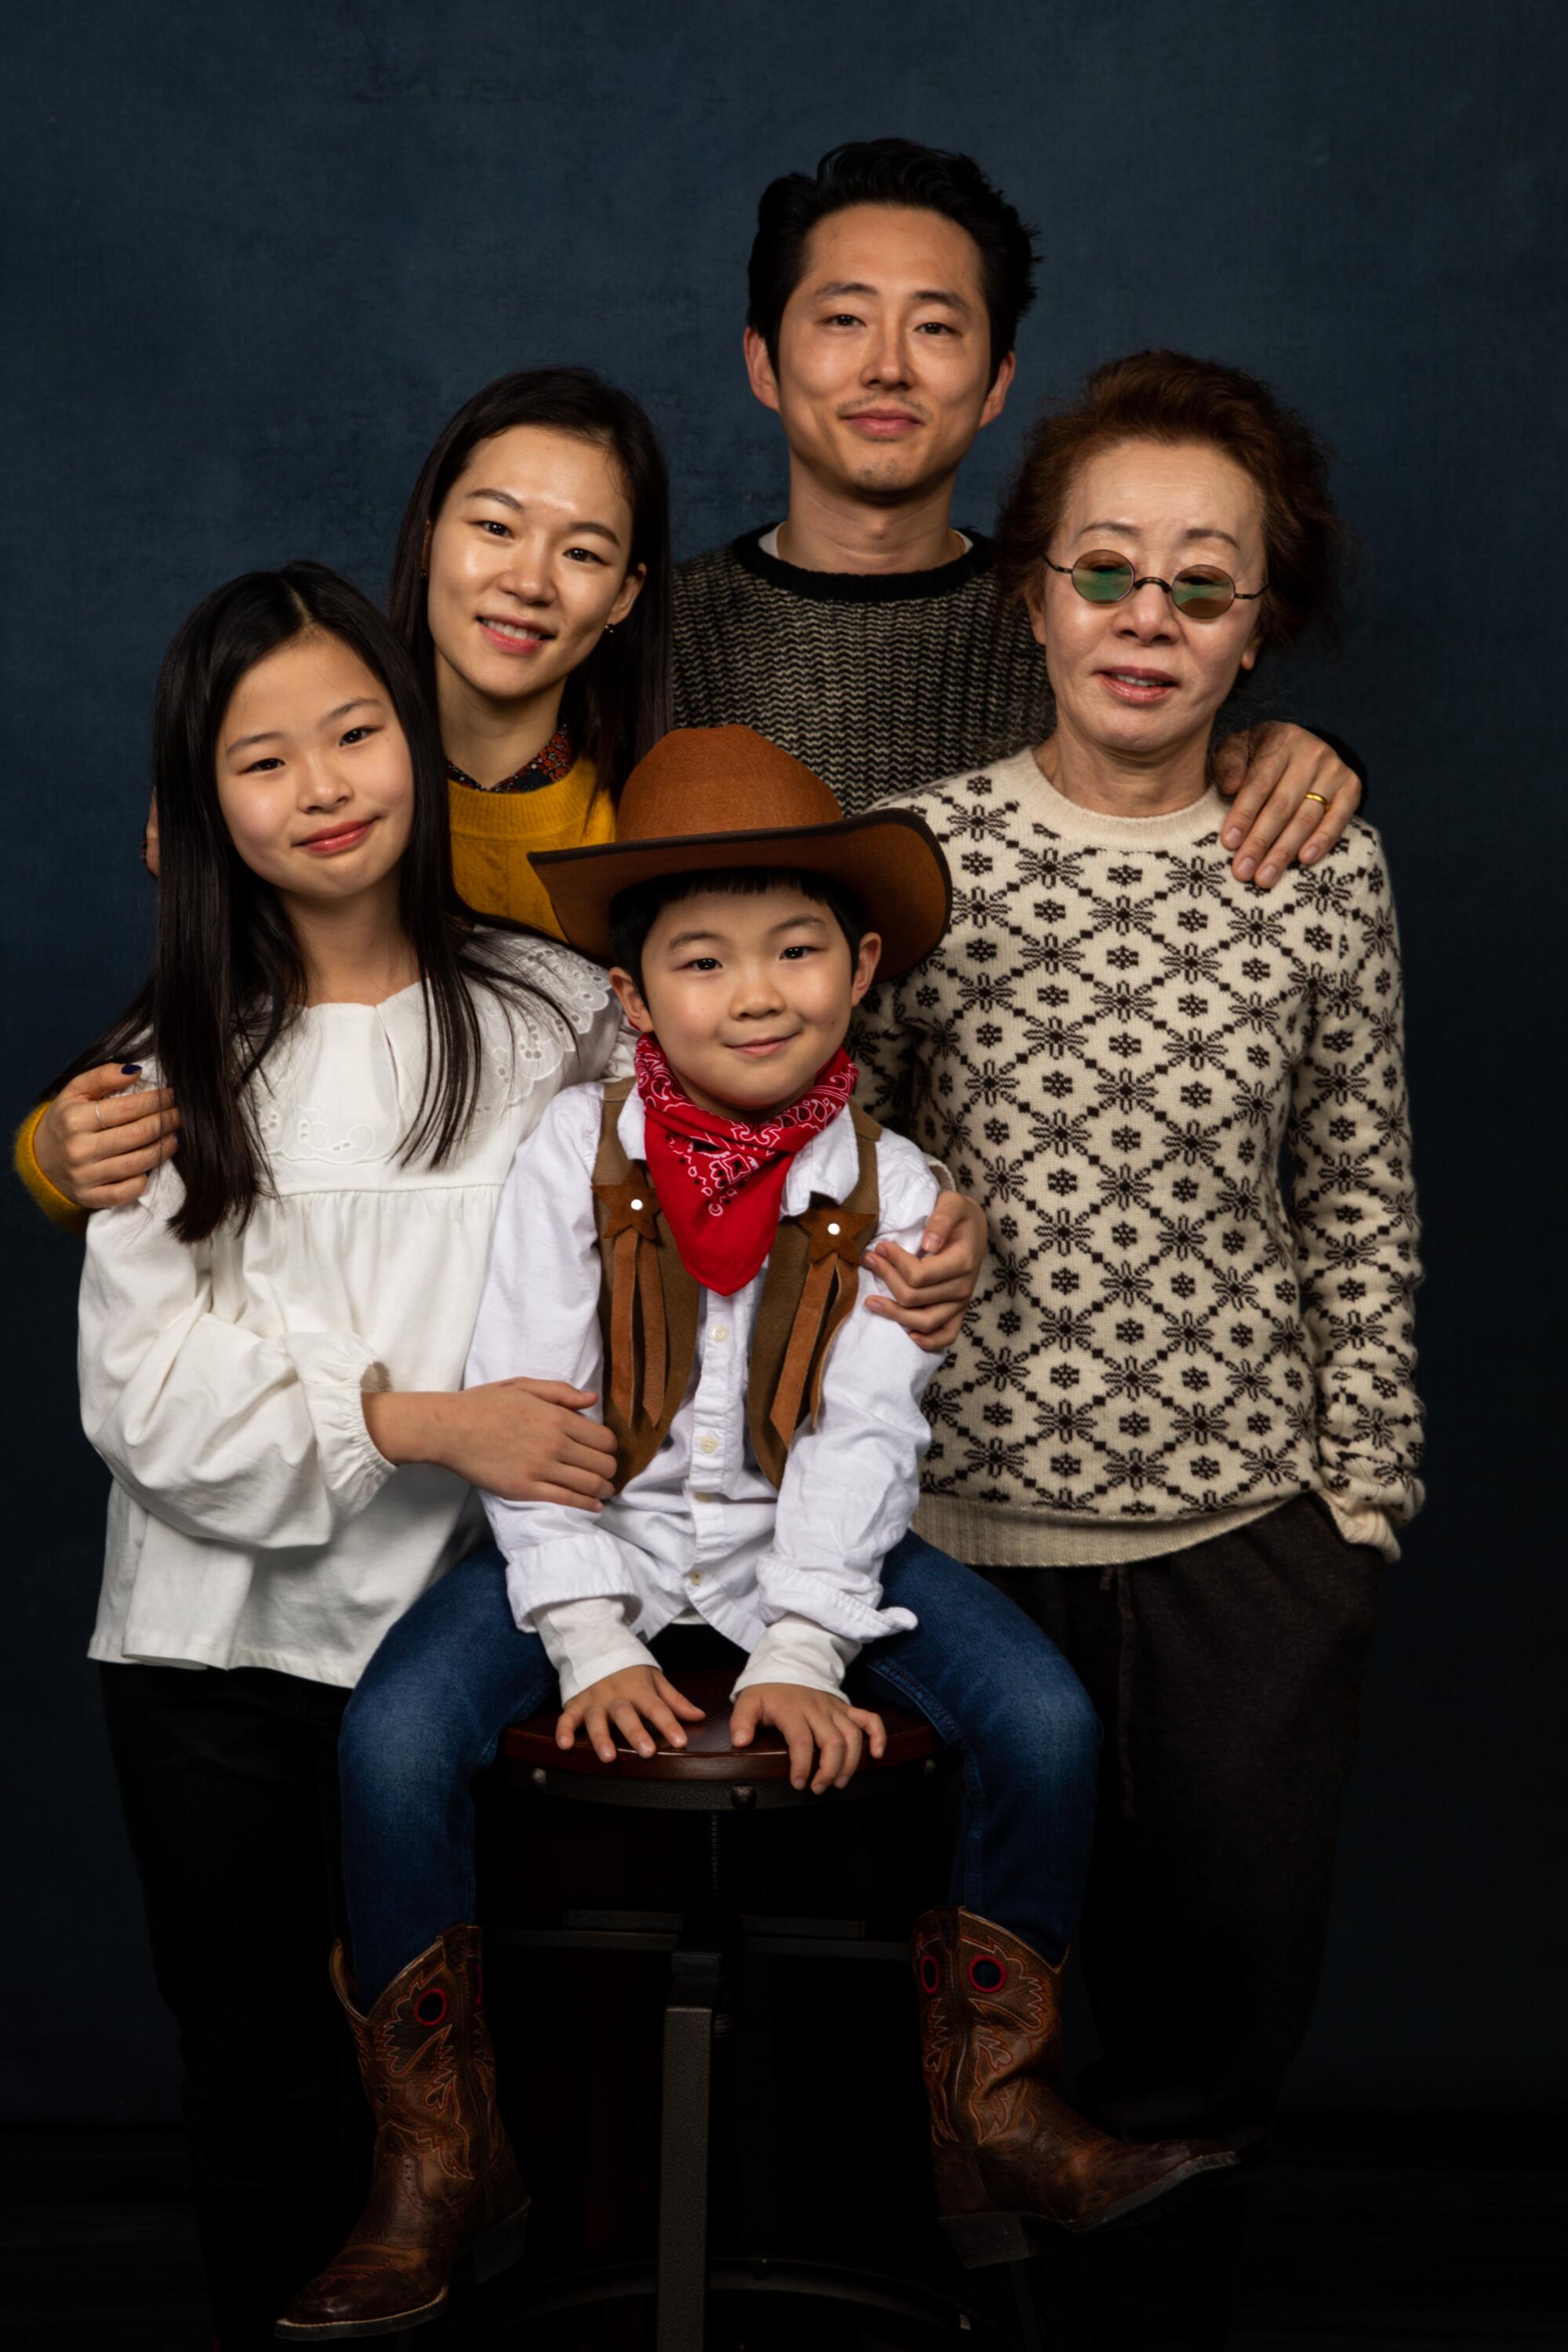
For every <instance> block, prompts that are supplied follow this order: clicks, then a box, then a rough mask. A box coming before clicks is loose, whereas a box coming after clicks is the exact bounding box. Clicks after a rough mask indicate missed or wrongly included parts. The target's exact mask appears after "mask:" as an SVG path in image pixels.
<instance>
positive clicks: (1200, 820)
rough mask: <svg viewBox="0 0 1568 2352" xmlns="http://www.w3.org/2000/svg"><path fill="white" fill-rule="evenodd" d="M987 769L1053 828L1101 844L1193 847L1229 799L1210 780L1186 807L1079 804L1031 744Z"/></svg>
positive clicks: (1212, 828)
mask: <svg viewBox="0 0 1568 2352" xmlns="http://www.w3.org/2000/svg"><path fill="white" fill-rule="evenodd" d="M988 773H989V774H991V775H992V776H994V778H995V780H996V782H998V783H999V784H1001V785H1003V786H1004V787H1005V789H1006V790H1007V791H1009V792H1016V793H1017V795H1018V798H1019V799H1020V801H1022V802H1023V803H1025V804H1026V806H1027V807H1028V808H1029V809H1030V810H1031V811H1032V812H1033V813H1034V814H1035V815H1037V816H1038V817H1039V818H1041V819H1042V821H1043V822H1044V823H1045V824H1048V825H1049V826H1050V829H1051V831H1052V832H1053V833H1059V834H1060V835H1062V836H1063V837H1064V839H1066V840H1068V841H1081V842H1082V843H1084V845H1086V846H1087V847H1092V848H1099V849H1174V848H1185V847H1190V846H1191V845H1192V844H1193V843H1194V842H1198V841H1206V840H1207V839H1209V838H1210V836H1211V835H1214V834H1215V833H1217V832H1218V830H1219V827H1220V824H1221V822H1222V820H1223V818H1224V816H1225V814H1226V808H1227V807H1228V805H1229V803H1227V802H1226V799H1225V797H1224V795H1223V794H1222V793H1218V792H1216V791H1215V788H1214V786H1213V785H1212V784H1211V785H1210V786H1209V788H1208V790H1207V791H1206V792H1205V793H1203V794H1202V796H1201V797H1200V798H1199V799H1197V800H1195V801H1192V802H1190V803H1188V805H1187V806H1186V807H1185V808H1179V809H1171V810H1168V811H1166V812H1165V813H1164V814H1162V815H1159V816H1113V815H1111V814H1110V812H1109V811H1108V810H1103V809H1087V808H1080V807H1079V803H1078V802H1077V801H1069V800H1068V797H1067V795H1066V793H1059V792H1058V790H1057V788H1056V786H1055V784H1053V783H1052V782H1051V780H1050V778H1049V777H1048V776H1047V775H1045V774H1043V773H1042V772H1041V769H1040V764H1039V762H1038V761H1037V759H1036V757H1035V754H1034V752H1033V751H1032V750H1029V751H1016V752H1015V753H1014V755H1013V757H1012V758H1011V759H1010V760H998V761H996V762H995V763H994V766H993V767H992V768H991V769H990V770H989V771H988Z"/></svg>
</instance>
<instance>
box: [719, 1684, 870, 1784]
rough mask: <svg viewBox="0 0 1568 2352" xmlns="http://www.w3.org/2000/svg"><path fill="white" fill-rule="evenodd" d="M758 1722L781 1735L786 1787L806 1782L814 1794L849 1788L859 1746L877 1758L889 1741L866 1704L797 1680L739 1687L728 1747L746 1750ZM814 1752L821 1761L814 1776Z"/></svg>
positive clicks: (857, 1763) (856, 1762)
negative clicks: (853, 1703) (785, 1751)
mask: <svg viewBox="0 0 1568 2352" xmlns="http://www.w3.org/2000/svg"><path fill="white" fill-rule="evenodd" d="M759 1723H768V1724H771V1725H772V1726H773V1729H774V1730H775V1731H779V1732H782V1733H783V1734H784V1745H785V1747H786V1748H788V1749H789V1784H790V1787H791V1788H792V1789H804V1788H805V1784H806V1781H807V1780H810V1781H811V1793H812V1795H813V1796H814V1797H820V1796H821V1794H822V1792H823V1790H825V1789H843V1788H847V1786H848V1783H849V1781H850V1780H851V1779H852V1778H853V1777H854V1775H855V1773H856V1772H857V1771H858V1769H859V1765H860V1751H861V1748H862V1747H863V1746H868V1747H869V1748H870V1750H871V1753H872V1755H873V1756H877V1757H879V1756H881V1755H882V1754H883V1753H884V1752H885V1750H886V1748H887V1745H888V1734H887V1730H886V1728H885V1727H884V1725H883V1722H882V1718H881V1717H880V1716H879V1715H873V1714H872V1713H871V1710H870V1708H869V1707H865V1706H850V1704H849V1702H848V1700H847V1698H845V1697H843V1696H841V1695H840V1694H839V1693H838V1692H837V1691H825V1690H808V1689H806V1688H805V1685H803V1684H800V1683H752V1685H751V1686H750V1688H749V1689H747V1690H743V1691H742V1693H741V1696H740V1697H739V1698H738V1699H737V1700H736V1701H735V1710H734V1713H733V1714H732V1715H731V1717H730V1739H731V1745H732V1746H734V1747H736V1748H749V1747H750V1746H751V1744H752V1734H753V1732H754V1731H755V1730H756V1727H757V1726H758V1724H759ZM814 1755H816V1756H820V1758H821V1759H822V1760H821V1762H820V1763H819V1764H818V1766H817V1768H816V1774H815V1775H813V1773H812V1769H811V1759H812V1758H813V1756H814Z"/></svg>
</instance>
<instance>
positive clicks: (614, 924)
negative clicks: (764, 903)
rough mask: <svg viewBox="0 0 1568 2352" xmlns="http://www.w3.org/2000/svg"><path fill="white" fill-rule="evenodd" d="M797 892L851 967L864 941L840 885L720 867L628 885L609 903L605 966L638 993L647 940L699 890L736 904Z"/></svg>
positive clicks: (855, 903)
mask: <svg viewBox="0 0 1568 2352" xmlns="http://www.w3.org/2000/svg"><path fill="white" fill-rule="evenodd" d="M778 889H794V890H798V891H800V893H801V894H802V896H803V897H804V898H809V899H810V900H811V901H812V904H813V905H814V906H817V907H826V909H827V911H828V913H829V914H830V915H831V916H832V918H833V919H834V921H835V922H836V923H837V926H838V928H839V929H840V930H841V931H842V932H843V934H844V936H845V938H846V939H847V940H848V942H849V961H850V963H851V964H853V963H854V961H855V959H856V957H857V956H858V954H859V952H860V942H861V940H862V939H864V937H865V935H866V917H865V914H864V912H863V910H862V908H861V906H860V902H859V900H858V898H856V897H855V895H854V893H853V892H852V891H849V890H847V889H846V888H845V887H844V885H843V884H842V882H833V881H830V880H829V879H828V878H827V877H826V875H824V874H806V873H799V872H796V870H795V867H793V866H721V868H720V869H719V870H718V872H716V873H712V874H661V875H656V876H655V877H654V878H653V880H652V881H650V882H637V883H634V884H633V886H632V887H631V888H630V889H629V890H623V891H621V893H620V894H619V896H618V897H616V898H612V899H611V901H610V961H611V963H612V964H615V965H616V966H617V967H618V968H619V970H621V971H629V972H630V973H631V976H632V978H633V979H634V980H635V981H636V982H637V987H638V989H639V990H640V989H641V987H642V958H643V950H644V948H645V947H647V935H648V933H649V932H650V931H651V930H652V929H653V927H654V925H655V923H656V922H657V921H658V919H659V917H660V915H662V914H663V912H664V910H665V908H667V907H675V906H679V903H680V901H681V899H682V898H696V897H697V895H698V893H699V892H700V891H702V890H727V891H731V892H732V893H733V895H734V896H735V897H736V898H762V896H763V893H764V892H765V891H768V890H778Z"/></svg>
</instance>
